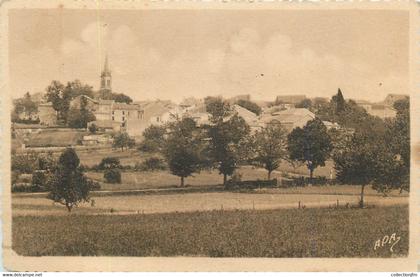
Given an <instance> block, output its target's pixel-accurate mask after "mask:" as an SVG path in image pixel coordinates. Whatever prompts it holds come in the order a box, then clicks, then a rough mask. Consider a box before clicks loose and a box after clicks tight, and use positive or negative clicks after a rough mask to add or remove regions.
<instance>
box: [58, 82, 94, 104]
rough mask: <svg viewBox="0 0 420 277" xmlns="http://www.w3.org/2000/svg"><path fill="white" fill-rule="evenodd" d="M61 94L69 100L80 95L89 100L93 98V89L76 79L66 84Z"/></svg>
mask: <svg viewBox="0 0 420 277" xmlns="http://www.w3.org/2000/svg"><path fill="white" fill-rule="evenodd" d="M63 94H64V95H65V97H64V98H67V99H70V100H71V99H73V98H76V97H77V96H80V95H85V96H88V97H90V98H93V97H94V93H93V87H92V86H89V85H87V84H83V83H82V82H81V81H80V80H78V79H76V80H74V81H71V82H67V85H66V87H65V88H64V92H63Z"/></svg>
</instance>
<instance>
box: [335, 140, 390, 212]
mask: <svg viewBox="0 0 420 277" xmlns="http://www.w3.org/2000/svg"><path fill="white" fill-rule="evenodd" d="M381 144H382V145H383V143H381V142H380V140H379V137H378V136H375V134H370V135H368V134H366V133H362V132H356V133H355V134H354V135H353V137H352V139H351V140H350V141H348V142H347V143H346V147H344V148H343V149H342V151H341V152H339V153H338V152H337V153H334V155H333V159H334V168H335V170H336V178H337V180H338V181H340V182H342V183H344V184H352V185H360V186H361V191H360V202H359V206H360V207H363V206H364V190H365V186H366V185H368V184H371V183H372V182H373V181H374V180H375V174H376V170H377V168H378V167H377V164H378V163H377V159H379V158H380V157H381V154H382V153H381V152H382V151H381V150H380V148H379V146H380V145H381Z"/></svg>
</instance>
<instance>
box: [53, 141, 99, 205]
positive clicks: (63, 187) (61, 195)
mask: <svg viewBox="0 0 420 277" xmlns="http://www.w3.org/2000/svg"><path fill="white" fill-rule="evenodd" d="M92 185H93V182H92V181H90V180H88V179H87V178H86V177H85V176H84V174H83V172H82V170H81V169H80V160H79V157H78V156H77V154H76V151H75V150H74V149H73V148H67V149H66V150H65V151H64V152H63V153H62V154H61V155H60V158H59V160H58V165H57V168H56V170H55V172H54V174H53V176H52V177H51V178H50V179H49V182H48V187H49V188H50V189H51V191H50V193H49V194H48V198H49V199H51V200H53V201H54V202H56V203H60V204H62V205H65V206H66V208H67V210H68V211H69V212H71V210H72V208H73V207H75V206H77V205H78V204H79V203H81V202H83V201H84V202H87V201H89V192H90V190H91V187H92Z"/></svg>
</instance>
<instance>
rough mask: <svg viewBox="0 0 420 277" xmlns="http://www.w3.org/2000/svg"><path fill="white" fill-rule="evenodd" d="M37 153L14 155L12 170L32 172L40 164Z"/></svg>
mask: <svg viewBox="0 0 420 277" xmlns="http://www.w3.org/2000/svg"><path fill="white" fill-rule="evenodd" d="M37 159H38V157H37V155H36V154H35V153H31V152H29V153H26V154H22V155H14V156H12V170H13V171H17V172H19V173H32V172H33V171H34V170H35V168H36V167H37V166H38V162H37Z"/></svg>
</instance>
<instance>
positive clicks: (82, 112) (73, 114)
mask: <svg viewBox="0 0 420 277" xmlns="http://www.w3.org/2000/svg"><path fill="white" fill-rule="evenodd" d="M94 120H95V115H94V114H93V113H92V112H91V111H90V110H89V109H88V108H87V100H86V98H84V97H82V98H80V109H77V108H70V110H69V111H68V113H67V124H68V125H69V127H72V128H87V124H88V123H89V122H91V121H94Z"/></svg>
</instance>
